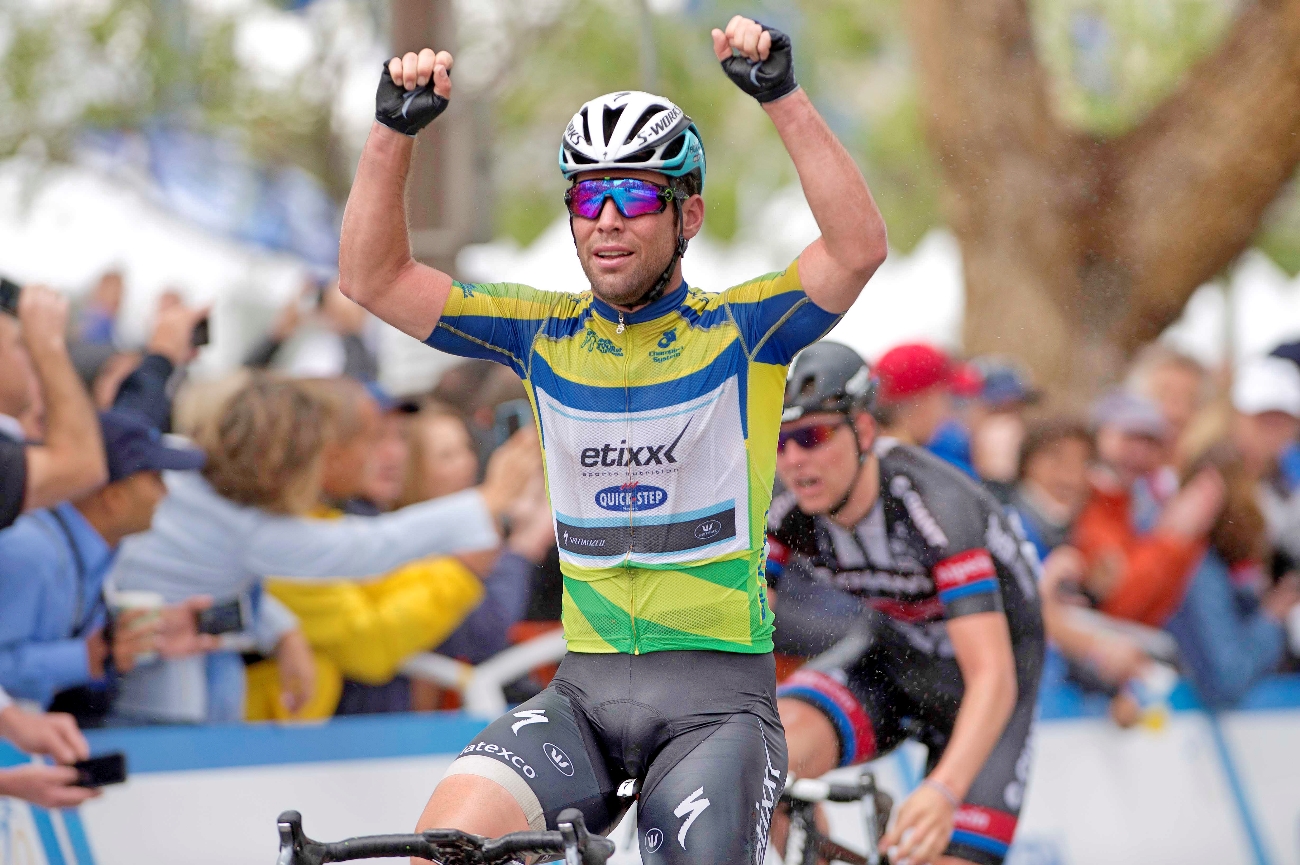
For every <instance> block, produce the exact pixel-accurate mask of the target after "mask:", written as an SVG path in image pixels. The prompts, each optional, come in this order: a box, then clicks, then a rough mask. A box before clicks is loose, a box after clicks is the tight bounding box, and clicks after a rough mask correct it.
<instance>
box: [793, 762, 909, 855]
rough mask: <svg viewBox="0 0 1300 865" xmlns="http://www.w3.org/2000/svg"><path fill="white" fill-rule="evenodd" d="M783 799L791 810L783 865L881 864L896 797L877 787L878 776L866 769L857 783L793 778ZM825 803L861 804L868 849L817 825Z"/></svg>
mask: <svg viewBox="0 0 1300 865" xmlns="http://www.w3.org/2000/svg"><path fill="white" fill-rule="evenodd" d="M781 802H782V804H783V805H785V806H786V807H787V808H789V810H790V829H789V834H788V835H787V836H786V843H785V854H784V856H782V859H781V861H782V862H783V863H784V865H817V863H818V862H819V861H821V862H843V863H846V865H882V863H883V862H884V859H883V858H882V857H881V855H880V851H879V849H878V847H877V844H878V842H879V841H880V836H881V835H883V834H885V827H886V826H887V825H888V823H889V813H890V811H892V810H893V807H894V800H893V798H892V797H891V796H890V795H889V794H888V793H886V792H884V791H883V790H881V789H879V788H878V787H877V786H876V777H875V775H873V774H872V773H871V772H870V771H867V770H863V772H862V774H861V775H859V776H858V782H857V783H856V784H832V783H830V782H828V781H822V780H818V779H812V778H807V779H802V778H801V779H797V780H792V781H791V782H790V783H789V784H788V785H787V786H786V788H785V791H784V792H783V793H782V794H781ZM822 802H858V803H860V804H861V806H862V816H863V822H864V826H865V830H866V832H865V835H866V838H867V844H868V849H867V851H866V852H864V853H859V852H857V851H855V850H852V849H850V848H848V847H845V846H844V845H843V844H840V843H839V842H837V841H835V840H833V839H831V838H830V837H828V836H826V835H825V834H823V833H822V832H821V830H820V829H818V828H817V823H816V814H817V806H818V805H819V804H820V803H822Z"/></svg>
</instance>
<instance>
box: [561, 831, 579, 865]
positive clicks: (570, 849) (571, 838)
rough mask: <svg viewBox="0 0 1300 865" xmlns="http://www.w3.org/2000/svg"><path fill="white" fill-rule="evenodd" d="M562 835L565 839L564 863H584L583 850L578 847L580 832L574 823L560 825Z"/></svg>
mask: <svg viewBox="0 0 1300 865" xmlns="http://www.w3.org/2000/svg"><path fill="white" fill-rule="evenodd" d="M559 830H560V837H561V838H563V839H564V865H582V850H581V849H579V847H578V833H577V831H576V828H575V827H574V825H573V824H572V823H561V824H560V825H559Z"/></svg>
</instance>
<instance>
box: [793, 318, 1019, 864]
mask: <svg viewBox="0 0 1300 865" xmlns="http://www.w3.org/2000/svg"><path fill="white" fill-rule="evenodd" d="M875 390H876V383H875V380H874V377H873V376H872V374H871V370H870V369H869V367H868V366H867V364H866V363H865V362H864V361H863V360H862V358H861V357H859V356H858V355H857V353H856V352H854V351H853V350H852V349H850V348H848V347H847V346H843V345H839V344H838V343H833V342H820V343H818V344H816V345H813V346H810V347H809V348H807V349H805V350H804V351H803V352H801V353H800V354H799V356H798V357H797V358H796V359H795V361H794V364H793V366H792V367H791V369H790V377H789V380H788V381H787V384H786V393H785V410H784V413H783V415H782V421H783V423H782V424H781V433H780V437H779V439H778V445H777V462H776V465H777V474H778V476H779V477H780V479H781V482H782V484H784V486H785V488H786V491H785V492H783V493H782V494H781V495H779V496H777V497H776V499H775V500H774V501H773V502H772V509H771V512H770V514H769V516H768V530H769V537H768V544H769V548H770V556H771V558H770V560H769V563H768V576H769V578H770V579H771V580H772V582H773V586H774V601H773V602H774V603H775V605H776V608H777V617H778V624H779V620H780V618H781V617H782V616H783V615H794V616H795V618H796V620H797V619H798V618H799V616H798V615H797V613H798V612H800V611H799V610H790V607H791V605H804V606H805V607H809V606H811V607H815V608H816V609H819V610H828V609H835V610H842V609H843V606H844V604H843V597H844V594H845V593H847V594H848V595H852V596H856V597H857V598H858V599H859V601H860V602H861V605H862V606H861V608H860V609H861V616H862V619H863V620H864V621H870V622H872V623H873V627H872V628H871V632H872V633H871V640H870V641H869V642H861V643H859V648H856V649H855V650H854V652H853V653H852V654H851V655H850V656H849V657H844V653H842V652H837V651H834V650H831V651H827V652H826V653H825V654H823V655H821V656H820V657H819V658H818V659H815V660H814V661H813V662H811V663H810V664H808V665H807V666H805V667H803V668H801V669H800V670H798V671H797V672H796V673H794V675H792V676H791V677H790V678H788V679H786V680H785V681H784V682H783V683H782V685H781V688H780V689H779V691H778V695H779V697H780V699H779V702H778V707H779V711H780V716H781V722H782V724H783V725H784V727H785V731H786V739H787V742H788V746H789V755H790V772H791V773H792V774H793V775H795V776H799V777H817V776H820V775H822V774H825V773H826V772H828V771H830V770H831V769H833V768H835V767H836V766H847V765H851V764H854V763H860V762H863V761H866V760H871V759H874V758H875V757H878V756H880V755H882V754H885V753H887V752H889V751H890V750H892V749H893V748H895V747H896V746H897V745H899V744H900V743H901V742H902V741H903V740H904V739H907V738H913V739H916V740H918V741H920V742H922V743H923V744H925V745H926V746H927V748H928V750H929V757H928V764H927V767H926V777H925V780H924V781H923V782H922V783H921V786H920V787H919V788H917V790H916V791H915V792H913V793H912V795H911V796H909V797H908V798H907V799H906V800H905V801H904V802H903V804H902V806H901V807H900V808H899V809H898V817H897V819H896V820H895V822H894V825H893V826H892V827H891V828H890V830H889V832H888V833H887V834H886V835H885V837H884V838H883V839H882V841H881V849H885V850H888V849H890V848H894V849H893V850H892V851H891V859H892V861H894V862H895V863H898V862H909V863H911V865H927V863H931V862H937V863H953V862H973V863H977V865H1000V863H1001V862H1002V861H1003V858H1004V857H1005V856H1006V853H1007V848H1008V846H1009V845H1010V843H1011V838H1012V835H1013V834H1014V832H1015V828H1016V820H1017V817H1018V815H1019V813H1020V806H1021V803H1022V802H1023V799H1024V791H1025V782H1026V779H1027V775H1028V771H1029V760H1030V757H1029V748H1028V745H1029V738H1030V732H1031V727H1032V725H1033V719H1034V702H1035V698H1036V696H1037V692H1038V679H1039V673H1040V670H1041V667H1042V662H1043V651H1044V642H1043V641H1044V638H1043V623H1042V616H1041V613H1040V609H1039V599H1038V593H1037V577H1038V559H1037V557H1036V555H1035V554H1034V552H1033V549H1032V547H1031V546H1029V545H1028V543H1027V542H1026V541H1025V540H1024V538H1023V537H1022V536H1021V534H1020V532H1019V530H1018V528H1017V527H1015V526H1013V525H1012V524H1011V523H1010V521H1009V520H1008V519H1007V517H1006V515H1005V514H1004V513H1003V510H1002V508H1001V507H1000V506H999V504H998V502H997V501H996V500H995V499H994V498H993V497H992V496H991V495H989V494H988V493H987V492H986V491H985V490H984V489H983V488H982V487H980V486H978V485H977V484H975V483H974V482H973V481H971V480H970V479H969V478H968V477H967V476H966V475H964V474H963V473H962V472H960V471H959V470H958V469H955V468H953V467H951V466H949V465H948V464H947V463H944V462H942V461H941V460H939V459H938V458H937V457H934V456H932V455H930V454H929V453H928V452H927V451H925V450H923V449H921V448H916V447H911V446H908V445H904V444H901V443H899V442H897V441H895V440H893V439H889V438H884V437H878V436H877V435H876V424H875V421H874V420H873V419H872V417H871V414H870V409H871V405H872V402H873V401H874V397H875ZM832 594H833V595H838V596H839V597H828V595H832ZM846 642H847V638H846ZM822 648H823V646H821V645H819V646H817V647H816V648H815V649H814V650H813V651H812V652H809V654H813V653H815V652H820V650H821V649H822Z"/></svg>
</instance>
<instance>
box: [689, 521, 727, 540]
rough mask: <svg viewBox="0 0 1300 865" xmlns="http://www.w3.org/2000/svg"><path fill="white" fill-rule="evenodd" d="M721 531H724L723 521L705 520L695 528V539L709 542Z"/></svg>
mask: <svg viewBox="0 0 1300 865" xmlns="http://www.w3.org/2000/svg"><path fill="white" fill-rule="evenodd" d="M720 531H722V520H705V521H704V522H702V523H700V524H699V525H698V526H696V527H695V538H696V540H700V541H707V540H708V539H709V538H711V537H713V536H715V535H716V534H718V532H720Z"/></svg>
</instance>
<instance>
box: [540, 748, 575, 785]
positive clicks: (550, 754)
mask: <svg viewBox="0 0 1300 865" xmlns="http://www.w3.org/2000/svg"><path fill="white" fill-rule="evenodd" d="M542 750H543V751H545V752H546V758H547V759H548V760H550V761H551V764H552V765H554V766H555V768H557V769H559V770H560V774H562V775H568V776H569V777H570V778H572V777H573V761H572V760H570V759H569V755H568V754H566V753H564V751H562V750H561V749H560V747H559V746H558V745H552V744H551V743H550V742H547V743H546V744H545V745H543V746H542Z"/></svg>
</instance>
